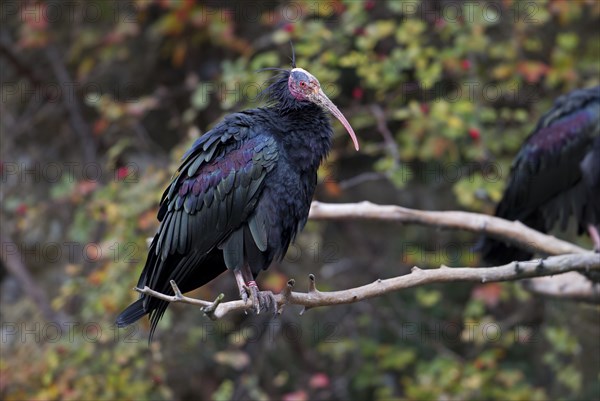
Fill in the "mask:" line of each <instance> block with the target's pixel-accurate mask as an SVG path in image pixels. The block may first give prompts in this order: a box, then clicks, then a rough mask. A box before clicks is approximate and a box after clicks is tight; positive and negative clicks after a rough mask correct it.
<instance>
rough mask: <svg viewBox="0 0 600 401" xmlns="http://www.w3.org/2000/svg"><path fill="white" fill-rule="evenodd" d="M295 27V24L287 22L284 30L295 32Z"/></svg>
mask: <svg viewBox="0 0 600 401" xmlns="http://www.w3.org/2000/svg"><path fill="white" fill-rule="evenodd" d="M294 29H295V27H294V24H285V25H284V26H283V30H284V31H286V32H288V33H292V32H294Z"/></svg>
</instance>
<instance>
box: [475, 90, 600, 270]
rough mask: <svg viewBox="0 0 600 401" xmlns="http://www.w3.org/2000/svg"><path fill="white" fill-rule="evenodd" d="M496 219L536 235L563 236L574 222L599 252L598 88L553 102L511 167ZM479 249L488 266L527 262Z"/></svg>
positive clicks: (504, 247)
mask: <svg viewBox="0 0 600 401" xmlns="http://www.w3.org/2000/svg"><path fill="white" fill-rule="evenodd" d="M496 216H498V217H502V218H505V219H508V220H519V221H521V222H522V223H523V224H526V225H527V226H529V227H532V228H534V229H536V230H538V231H542V232H548V231H549V230H551V229H552V228H553V227H554V226H555V225H556V223H560V225H559V228H560V229H561V230H563V231H564V230H565V229H566V226H567V223H568V221H569V219H570V218H574V219H575V220H576V222H577V224H578V231H579V234H582V233H583V232H584V231H586V230H587V231H588V232H589V234H590V236H591V238H592V240H593V242H594V244H595V248H596V250H600V237H599V236H598V226H599V225H600V86H597V87H594V88H589V89H580V90H576V91H573V92H570V93H568V94H566V95H564V96H561V97H559V98H558V99H557V100H556V102H555V103H554V106H553V107H552V109H550V111H548V112H547V113H546V114H544V115H543V116H542V118H541V119H540V121H539V122H538V124H537V126H536V128H535V129H534V131H533V133H532V134H531V135H530V136H529V137H528V138H527V139H526V141H525V143H524V144H523V146H522V147H521V150H520V151H519V153H518V154H517V156H516V158H515V160H514V161H513V164H512V169H511V174H510V178H509V180H508V184H507V187H506V190H505V192H504V196H503V198H502V200H501V201H500V203H499V204H498V207H497V209H496ZM479 248H480V250H481V251H482V256H483V258H484V260H485V261H487V262H489V263H491V264H494V265H498V264H504V263H509V262H511V261H515V260H529V259H530V258H531V257H532V255H531V253H529V252H527V251H524V250H522V249H519V248H517V247H514V246H511V245H509V244H506V243H504V242H501V241H497V240H494V239H491V238H485V239H484V240H483V241H482V243H481V244H480V246H479ZM599 257H600V256H599Z"/></svg>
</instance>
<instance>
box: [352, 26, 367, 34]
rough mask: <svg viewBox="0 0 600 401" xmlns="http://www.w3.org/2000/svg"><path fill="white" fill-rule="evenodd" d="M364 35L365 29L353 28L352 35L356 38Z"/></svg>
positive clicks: (360, 27)
mask: <svg viewBox="0 0 600 401" xmlns="http://www.w3.org/2000/svg"><path fill="white" fill-rule="evenodd" d="M365 33H366V31H365V28H363V27H362V26H359V27H358V28H354V34H355V35H356V36H364V35H365Z"/></svg>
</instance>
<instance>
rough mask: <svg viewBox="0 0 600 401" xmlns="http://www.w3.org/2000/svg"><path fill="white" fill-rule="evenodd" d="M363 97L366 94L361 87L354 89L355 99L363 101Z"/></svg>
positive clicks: (353, 95)
mask: <svg viewBox="0 0 600 401" xmlns="http://www.w3.org/2000/svg"><path fill="white" fill-rule="evenodd" d="M363 95H364V92H363V90H362V88H361V87H360V86H357V87H356V88H354V89H352V97H353V98H354V99H356V100H360V99H362V97H363Z"/></svg>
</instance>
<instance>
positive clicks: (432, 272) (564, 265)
mask: <svg viewBox="0 0 600 401" xmlns="http://www.w3.org/2000/svg"><path fill="white" fill-rule="evenodd" d="M576 270H579V271H591V270H600V257H599V256H598V255H597V254H595V253H592V252H586V253H577V254H568V255H560V256H552V257H549V258H547V259H538V260H532V261H527V262H512V263H509V264H507V265H503V266H496V267H480V268H471V267H454V268H450V267H447V266H441V267H440V268H439V269H426V270H424V269H420V268H418V267H416V266H415V267H413V269H412V271H411V273H410V274H406V275H404V276H400V277H393V278H390V279H386V280H377V281H375V282H373V283H371V284H367V285H363V286H361V287H356V288H351V289H348V290H341V291H331V292H321V291H319V290H317V289H316V286H315V283H314V276H312V275H311V276H310V277H309V278H310V285H309V291H308V292H306V293H303V292H293V291H291V289H292V287H293V285H294V281H293V280H290V281H289V282H288V286H287V288H286V289H284V291H282V292H281V293H279V294H275V295H274V297H275V300H276V302H277V309H278V311H279V312H281V310H282V309H283V307H284V306H285V305H288V304H289V305H302V306H304V307H305V308H306V309H308V308H314V307H317V306H327V305H340V304H350V303H354V302H358V301H362V300H365V299H369V298H374V297H377V296H381V295H383V294H387V293H390V292H394V291H398V290H401V289H404V288H411V287H418V286H421V285H425V284H431V283H446V282H458V281H471V282H480V283H490V282H498V281H509V280H520V279H524V278H528V277H542V276H549V275H553V274H561V273H565V272H570V271H576ZM171 285H172V286H173V289H174V293H175V295H166V294H162V293H159V292H157V291H154V290H151V289H150V288H148V287H144V288H135V290H136V291H138V292H139V293H141V294H147V295H150V296H153V297H156V298H159V299H162V300H165V301H168V302H182V303H186V304H191V305H197V306H201V307H202V308H203V310H204V311H205V312H206V313H207V314H208V315H209V316H210V317H211V318H213V319H219V318H221V317H223V316H225V315H226V314H228V313H230V312H234V311H244V310H248V309H251V308H253V305H252V302H251V301H249V302H247V303H244V302H243V301H241V300H240V301H230V302H224V303H221V302H220V301H221V299H222V297H221V296H219V298H217V301H215V302H209V301H203V300H200V299H195V298H190V297H186V296H184V295H182V294H181V292H180V291H179V289H178V288H177V285H176V284H175V283H174V282H173V281H171ZM589 286H590V287H592V285H591V284H589ZM592 290H593V291H592V294H593V297H592V299H587V300H588V301H590V300H591V301H592V302H595V303H600V286H598V285H594V286H593V288H592Z"/></svg>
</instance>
